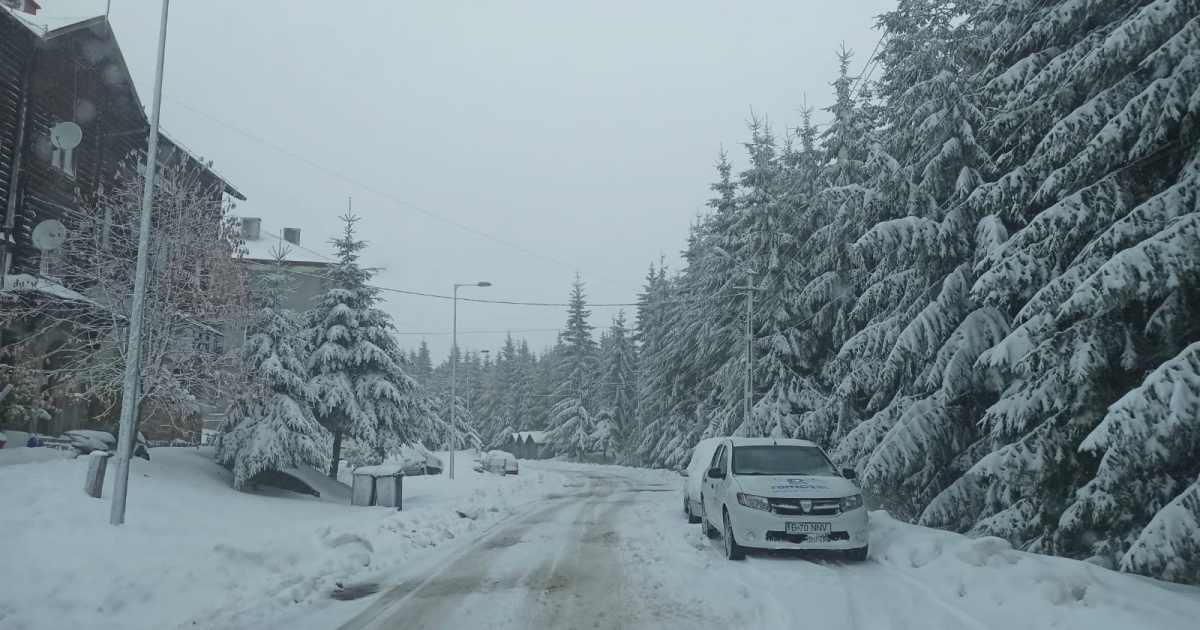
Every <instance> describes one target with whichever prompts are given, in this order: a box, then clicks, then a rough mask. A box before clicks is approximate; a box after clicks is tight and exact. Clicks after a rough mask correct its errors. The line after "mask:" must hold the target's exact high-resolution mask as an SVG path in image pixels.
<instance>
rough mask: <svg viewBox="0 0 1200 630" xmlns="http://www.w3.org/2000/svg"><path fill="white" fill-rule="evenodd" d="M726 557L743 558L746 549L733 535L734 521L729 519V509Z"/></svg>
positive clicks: (726, 520)
mask: <svg viewBox="0 0 1200 630" xmlns="http://www.w3.org/2000/svg"><path fill="white" fill-rule="evenodd" d="M725 557H726V558H729V559H730V560H743V559H745V557H746V549H745V548H744V547H742V546H741V545H739V544H738V542H737V538H734V536H733V522H732V521H730V520H729V510H725Z"/></svg>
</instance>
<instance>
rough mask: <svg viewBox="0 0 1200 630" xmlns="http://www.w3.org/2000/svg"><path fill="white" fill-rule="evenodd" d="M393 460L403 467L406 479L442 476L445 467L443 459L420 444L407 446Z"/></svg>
mask: <svg viewBox="0 0 1200 630" xmlns="http://www.w3.org/2000/svg"><path fill="white" fill-rule="evenodd" d="M392 459H393V460H394V461H395V462H396V463H398V464H400V465H401V466H403V470H404V476H405V477H414V476H418V475H440V474H442V469H443V468H444V467H445V466H444V465H443V464H442V460H441V459H439V458H438V457H436V456H435V455H434V454H433V453H431V452H429V449H427V448H425V447H424V446H421V445H420V444H417V445H415V446H405V447H404V448H402V449H400V452H399V453H396V455H395V456H394V457H393V458H392Z"/></svg>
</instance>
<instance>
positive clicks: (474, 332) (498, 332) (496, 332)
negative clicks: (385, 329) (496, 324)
mask: <svg viewBox="0 0 1200 630" xmlns="http://www.w3.org/2000/svg"><path fill="white" fill-rule="evenodd" d="M560 330H562V329H561V328H532V329H528V330H460V331H458V334H460V335H503V334H515V333H535V332H558V331H560ZM392 334H393V335H435V336H443V337H448V336H450V335H452V334H453V333H448V332H436V333H435V332H431V333H427V332H395V333H392Z"/></svg>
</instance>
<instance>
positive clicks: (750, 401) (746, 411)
mask: <svg viewBox="0 0 1200 630" xmlns="http://www.w3.org/2000/svg"><path fill="white" fill-rule="evenodd" d="M712 248H713V251H715V252H717V253H718V254H720V256H721V257H722V258H725V259H727V260H729V262H731V263H733V264H734V265H735V266H737V268H738V269H740V270H741V271H742V273H745V274H746V286H745V289H746V378H745V380H746V383H745V385H746V393H745V394H744V396H745V399H744V400H743V401H742V422H743V424H745V425H749V423H750V414H751V412H752V411H753V408H754V398H753V397H754V277H755V276H757V275H758V272H757V271H755V270H753V269H751V268H750V267H748V266H746V264H745V263H743V262H742V261H740V260H738V259H736V258H734V257H733V254H730V253H729V252H727V251H725V250H724V249H722V248H721V247H718V246H716V245H713V246H712Z"/></svg>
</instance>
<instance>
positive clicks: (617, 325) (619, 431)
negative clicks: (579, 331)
mask: <svg viewBox="0 0 1200 630" xmlns="http://www.w3.org/2000/svg"><path fill="white" fill-rule="evenodd" d="M637 369H638V368H637V348H636V347H635V346H634V345H633V340H632V339H631V338H630V335H629V331H628V330H627V329H626V327H625V311H624V310H622V311H619V312H618V313H617V317H616V319H614V320H613V323H612V327H611V328H609V330H608V335H607V337H606V343H605V344H604V345H603V351H602V356H601V368H600V380H601V385H600V396H599V398H600V405H601V407H602V409H604V410H606V411H607V417H606V419H608V420H609V421H610V422H611V425H612V426H611V428H610V429H609V431H608V435H609V438H608V439H609V441H610V446H611V447H613V448H614V449H617V450H624V445H625V443H626V442H627V441H628V440H629V439H630V435H631V432H632V430H633V425H634V414H635V413H636V412H637V399H636V398H637V390H636V387H637ZM599 422H600V418H599V414H597V423H599Z"/></svg>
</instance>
